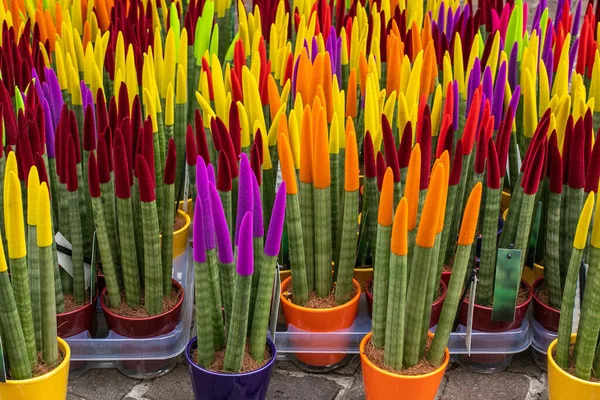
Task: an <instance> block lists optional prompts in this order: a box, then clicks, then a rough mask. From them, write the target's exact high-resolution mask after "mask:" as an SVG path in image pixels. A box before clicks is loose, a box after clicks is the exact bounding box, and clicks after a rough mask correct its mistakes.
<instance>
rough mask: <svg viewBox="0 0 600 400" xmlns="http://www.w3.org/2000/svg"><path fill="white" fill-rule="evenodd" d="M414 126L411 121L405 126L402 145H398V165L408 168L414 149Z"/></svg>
mask: <svg viewBox="0 0 600 400" xmlns="http://www.w3.org/2000/svg"><path fill="white" fill-rule="evenodd" d="M412 142H413V135H412V126H411V123H410V121H409V122H407V123H406V125H405V126H404V133H402V139H401V140H400V146H399V147H398V166H399V167H400V168H401V169H402V168H407V167H408V163H409V161H410V153H411V151H412Z"/></svg>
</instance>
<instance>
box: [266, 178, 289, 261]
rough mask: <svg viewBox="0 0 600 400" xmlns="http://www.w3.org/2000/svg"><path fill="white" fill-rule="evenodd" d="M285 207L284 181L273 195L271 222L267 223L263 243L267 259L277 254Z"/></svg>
mask: <svg viewBox="0 0 600 400" xmlns="http://www.w3.org/2000/svg"><path fill="white" fill-rule="evenodd" d="M285 206H286V183H285V181H284V182H282V183H281V186H280V187H279V190H278V191H277V194H276V195H275V202H274V203H273V211H272V212H271V221H270V222H269V231H268V232H267V240H266V242H265V254H266V255H267V256H269V257H275V256H277V255H278V254H279V249H280V244H281V237H282V235H283V223H284V221H285Z"/></svg>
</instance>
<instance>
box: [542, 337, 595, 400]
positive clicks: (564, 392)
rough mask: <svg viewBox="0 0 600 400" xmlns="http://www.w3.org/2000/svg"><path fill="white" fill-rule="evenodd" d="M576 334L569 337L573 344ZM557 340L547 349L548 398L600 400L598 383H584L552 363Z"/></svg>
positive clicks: (551, 399) (556, 399) (558, 399)
mask: <svg viewBox="0 0 600 400" xmlns="http://www.w3.org/2000/svg"><path fill="white" fill-rule="evenodd" d="M576 338H577V334H575V333H574V334H572V335H571V343H575V339H576ZM557 343H558V339H555V340H554V341H553V342H552V343H551V344H550V347H548V398H549V399H550V400H571V399H586V400H599V399H600V383H597V382H589V381H584V380H583V379H579V378H577V377H575V376H573V375H571V374H569V373H568V372H566V371H564V370H563V369H562V368H561V367H559V366H558V365H557V364H556V362H555V361H554V357H553V353H554V348H555V347H556V344H557Z"/></svg>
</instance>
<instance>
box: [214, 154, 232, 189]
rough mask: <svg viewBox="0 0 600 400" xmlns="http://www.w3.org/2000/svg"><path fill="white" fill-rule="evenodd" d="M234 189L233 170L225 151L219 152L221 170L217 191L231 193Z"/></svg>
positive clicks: (218, 176) (219, 169)
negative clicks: (232, 181)
mask: <svg viewBox="0 0 600 400" xmlns="http://www.w3.org/2000/svg"><path fill="white" fill-rule="evenodd" d="M231 188H232V183H231V169H230V168H229V160H228V159H227V155H226V154H225V152H224V151H220V152H219V168H218V173H217V189H218V190H219V191H220V192H229V191H230V190H231Z"/></svg>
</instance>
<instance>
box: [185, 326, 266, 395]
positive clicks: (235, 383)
mask: <svg viewBox="0 0 600 400" xmlns="http://www.w3.org/2000/svg"><path fill="white" fill-rule="evenodd" d="M196 340H197V337H194V338H193V339H192V340H190V342H189V343H188V345H187V348H186V351H185V358H186V360H187V363H188V366H189V369H190V376H191V378H192V387H193V389H194V398H195V399H196V400H263V399H264V398H265V397H266V396H267V389H268V388H269V381H270V380H271V373H272V372H273V366H274V365H275V359H276V358H277V350H276V349H275V344H274V343H273V341H272V340H271V339H269V338H267V345H268V346H269V351H270V352H271V359H270V360H269V362H268V363H267V364H265V365H264V366H263V367H261V368H259V369H257V370H256V371H252V372H248V373H244V374H227V373H220V372H214V371H209V370H207V369H204V368H202V367H200V366H199V365H198V364H196V363H195V362H194V361H193V360H192V359H191V353H192V352H193V351H194V350H195V349H196Z"/></svg>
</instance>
